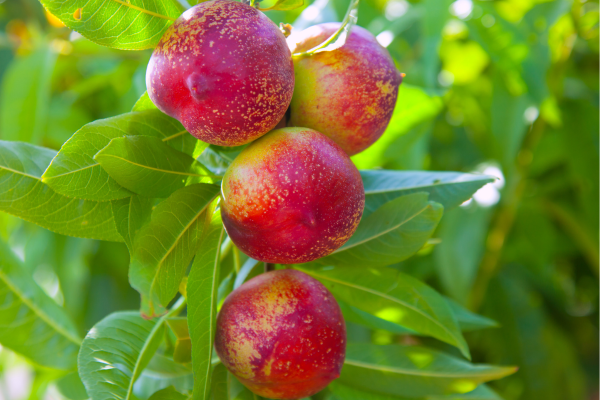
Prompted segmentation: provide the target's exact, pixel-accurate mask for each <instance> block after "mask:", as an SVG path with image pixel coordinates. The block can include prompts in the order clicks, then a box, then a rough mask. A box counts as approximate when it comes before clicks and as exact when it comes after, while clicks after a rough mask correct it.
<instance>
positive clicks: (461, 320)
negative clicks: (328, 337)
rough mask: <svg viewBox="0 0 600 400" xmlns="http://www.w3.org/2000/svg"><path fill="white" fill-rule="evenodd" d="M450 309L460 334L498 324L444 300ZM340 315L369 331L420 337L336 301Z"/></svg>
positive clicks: (387, 321) (448, 300) (415, 333)
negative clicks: (376, 330) (384, 331)
mask: <svg viewBox="0 0 600 400" xmlns="http://www.w3.org/2000/svg"><path fill="white" fill-rule="evenodd" d="M446 301H447V302H448V305H449V306H450V309H451V310H452V312H453V313H454V317H455V318H456V322H457V323H458V326H459V327H460V330H461V332H469V331H475V330H479V329H486V328H495V327H497V326H498V323H497V322H496V321H494V320H491V319H489V318H486V317H483V316H481V315H478V314H475V313H472V312H471V311H469V310H467V309H466V308H464V307H463V306H461V305H460V304H458V303H456V302H455V301H453V300H451V299H449V298H446ZM338 303H339V305H340V308H341V309H342V313H343V314H344V320H346V321H350V322H353V323H355V324H359V325H362V326H365V327H367V328H369V329H383V330H386V331H389V332H393V333H396V334H399V335H417V336H419V335H421V333H419V332H417V331H414V330H412V329H408V328H406V327H405V326H402V325H400V324H397V323H395V322H392V321H389V320H385V319H383V318H379V317H377V316H375V315H373V314H370V313H368V312H366V311H363V310H361V309H359V308H356V307H353V306H351V305H348V304H346V303H345V302H344V301H341V300H339V299H338Z"/></svg>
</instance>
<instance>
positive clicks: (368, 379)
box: [340, 343, 516, 397]
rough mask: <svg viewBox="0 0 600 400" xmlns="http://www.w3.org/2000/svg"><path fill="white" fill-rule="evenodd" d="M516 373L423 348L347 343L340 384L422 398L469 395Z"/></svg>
mask: <svg viewBox="0 0 600 400" xmlns="http://www.w3.org/2000/svg"><path fill="white" fill-rule="evenodd" d="M515 371H516V368H515V367H498V366H492V365H486V364H471V363H469V362H467V361H463V360H460V359H458V358H455V357H452V356H449V355H447V354H444V353H440V352H437V351H434V350H431V349H427V348H424V347H418V346H397V345H387V346H377V345H373V344H369V343H348V347H347V348H346V361H345V362H344V368H342V374H341V376H340V382H342V383H344V384H345V385H348V386H351V387H354V388H357V389H359V390H364V391H368V392H374V393H380V394H387V395H392V396H406V397H422V396H432V395H446V394H452V393H467V392H470V391H472V390H473V389H475V388H476V387H477V385H479V384H480V383H483V382H487V381H490V380H494V379H500V378H503V377H505V376H508V375H510V374H512V373H514V372H515Z"/></svg>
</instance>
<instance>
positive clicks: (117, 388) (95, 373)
mask: <svg viewBox="0 0 600 400" xmlns="http://www.w3.org/2000/svg"><path fill="white" fill-rule="evenodd" d="M183 304H184V303H183V302H181V301H180V302H178V303H176V304H175V305H174V306H173V309H172V310H171V311H170V312H169V313H168V314H167V315H165V316H164V317H162V318H159V319H154V320H150V321H149V320H146V319H144V318H142V317H141V316H140V314H139V312H137V311H122V312H116V313H113V314H110V315H109V316H108V317H106V318H104V319H103V320H102V321H100V322H99V323H97V324H96V325H94V327H93V328H92V329H90V331H89V332H88V334H87V336H86V337H85V339H84V340H83V343H82V345H81V350H80V351H79V360H78V364H79V376H80V377H81V380H82V381H83V384H84V385H85V388H86V390H87V392H88V394H89V395H90V398H91V399H93V400H113V399H121V400H129V399H133V387H134V383H135V381H136V380H137V379H138V377H139V376H140V374H141V373H142V371H143V370H144V368H146V366H147V365H148V363H149V362H150V360H151V359H152V356H153V355H154V353H155V352H156V350H157V349H158V346H159V345H160V342H161V340H162V339H163V335H164V322H165V320H166V319H167V318H169V317H171V316H174V315H176V314H177V313H178V312H179V311H180V310H181V308H182V305H183Z"/></svg>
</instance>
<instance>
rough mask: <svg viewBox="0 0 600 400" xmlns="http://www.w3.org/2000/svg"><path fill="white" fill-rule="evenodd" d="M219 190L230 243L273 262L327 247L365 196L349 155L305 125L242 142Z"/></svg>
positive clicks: (349, 224) (350, 227)
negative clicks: (241, 148)
mask: <svg viewBox="0 0 600 400" xmlns="http://www.w3.org/2000/svg"><path fill="white" fill-rule="evenodd" d="M222 196H223V202H222V204H221V215H222V216H223V223H224V225H225V229H226V230H227V234H228V235H229V237H230V238H231V240H232V241H233V242H234V243H235V244H236V246H238V247H239V248H240V250H242V251H243V252H244V253H246V254H247V255H249V256H250V257H252V258H254V259H256V260H260V261H265V262H270V263H279V264H291V263H303V262H308V261H312V260H315V259H317V258H319V257H323V256H326V255H327V254H330V253H331V252H332V251H334V250H335V249H337V248H338V247H340V246H341V245H342V244H344V243H345V242H346V241H347V240H348V239H349V238H350V236H352V234H353V233H354V231H355V230H356V226H357V225H358V222H359V221H360V217H361V216H362V212H363V208H364V204H365V191H364V188H363V184H362V180H361V177H360V174H359V173H358V170H357V169H356V167H355V166H354V164H352V161H350V158H349V157H348V156H347V155H346V154H345V153H344V152H343V150H342V149H340V148H339V146H337V145H336V144H335V143H334V142H333V141H332V140H331V139H329V138H327V137H326V136H324V135H322V134H320V133H319V132H317V131H314V130H312V129H307V128H284V129H277V130H274V131H272V132H270V133H268V134H267V135H265V136H263V137H262V138H260V139H259V140H257V141H256V142H254V143H252V144H251V145H250V146H248V147H247V148H246V149H244V150H243V151H242V152H241V153H240V155H239V156H238V157H237V158H236V159H235V160H234V161H233V163H231V165H230V166H229V168H228V169H227V172H226V173H225V176H224V178H223V185H222Z"/></svg>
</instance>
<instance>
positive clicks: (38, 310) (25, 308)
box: [0, 241, 81, 370]
mask: <svg viewBox="0 0 600 400" xmlns="http://www.w3.org/2000/svg"><path fill="white" fill-rule="evenodd" d="M0 305H1V307H0V344H2V346H4V347H6V348H8V349H11V350H12V351H14V352H16V353H19V354H21V355H23V356H25V357H27V358H29V359H30V360H31V361H33V362H34V363H36V364H38V365H41V366H44V367H48V368H56V369H65V370H66V369H72V368H73V367H75V365H76V363H77V352H78V351H79V345H80V344H81V339H80V338H79V334H78V333H77V329H76V328H75V324H74V323H73V322H72V321H71V318H70V317H69V316H68V315H67V313H66V312H65V310H64V309H63V308H62V307H60V306H59V305H58V304H56V302H55V301H54V300H52V299H51V298H50V297H49V296H48V295H46V293H45V292H44V291H43V290H42V289H41V288H40V287H39V286H38V285H37V283H35V281H34V280H33V278H32V277H31V276H30V275H29V274H28V273H27V270H26V269H25V266H24V265H23V263H22V262H21V261H20V260H19V259H18V258H17V257H16V256H15V255H14V254H13V252H12V251H11V250H10V248H9V247H8V246H7V245H6V244H5V243H4V242H2V241H0Z"/></svg>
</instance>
